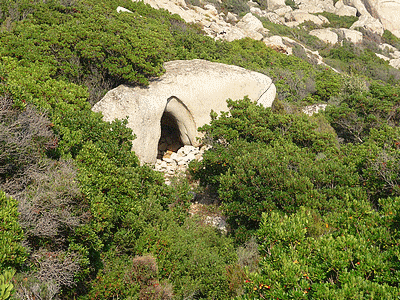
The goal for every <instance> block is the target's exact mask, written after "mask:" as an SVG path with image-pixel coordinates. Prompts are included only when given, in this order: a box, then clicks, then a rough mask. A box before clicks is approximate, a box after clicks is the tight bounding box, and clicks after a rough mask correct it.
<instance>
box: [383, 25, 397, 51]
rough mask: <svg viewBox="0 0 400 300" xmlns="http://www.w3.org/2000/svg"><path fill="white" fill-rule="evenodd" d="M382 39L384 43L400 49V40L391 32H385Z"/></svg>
mask: <svg viewBox="0 0 400 300" xmlns="http://www.w3.org/2000/svg"><path fill="white" fill-rule="evenodd" d="M382 39H383V42H384V43H387V44H390V45H392V46H393V47H396V48H397V49H400V39H399V38H398V37H397V36H395V35H394V34H393V33H391V32H390V31H389V30H386V29H385V31H384V32H383V35H382Z"/></svg>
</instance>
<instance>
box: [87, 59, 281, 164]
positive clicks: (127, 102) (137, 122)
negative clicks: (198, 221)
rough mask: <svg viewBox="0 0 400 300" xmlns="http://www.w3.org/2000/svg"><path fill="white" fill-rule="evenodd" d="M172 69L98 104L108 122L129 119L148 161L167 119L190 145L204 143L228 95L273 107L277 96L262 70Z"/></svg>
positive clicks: (208, 65) (183, 65) (184, 65)
mask: <svg viewBox="0 0 400 300" xmlns="http://www.w3.org/2000/svg"><path fill="white" fill-rule="evenodd" d="M164 67H165V69H166V72H165V74H164V75H163V76H161V77H160V78H157V79H154V80H152V81H151V82H150V85H149V86H148V87H146V88H144V87H129V86H126V85H121V86H119V87H117V88H115V89H113V90H111V91H109V92H108V93H107V94H106V95H105V96H104V98H103V99H102V100H100V101H99V102H98V103H97V104H96V105H95V106H94V107H93V111H96V112H102V113H103V115H104V120H106V121H112V120H114V119H124V118H126V117H129V119H128V127H129V128H131V129H132V130H133V132H134V134H136V136H137V137H136V139H135V140H134V141H133V142H132V149H133V150H134V151H135V152H136V154H137V156H138V157H139V159H140V161H141V162H142V163H154V162H155V161H156V157H157V154H158V142H159V140H160V137H161V123H162V122H165V124H167V125H168V123H171V124H169V126H172V127H174V128H175V129H176V130H178V131H179V135H180V136H179V137H180V141H181V142H182V144H184V145H194V146H197V145H198V141H197V140H196V138H197V137H199V136H200V135H199V133H198V132H197V128H198V127H200V126H202V125H204V124H206V123H209V122H210V120H211V119H210V112H211V110H214V111H216V112H220V111H227V104H226V99H228V98H230V99H233V100H238V99H241V98H243V97H244V96H246V95H247V96H249V98H250V99H252V100H253V101H257V102H258V103H259V104H262V105H264V106H265V107H269V106H271V105H272V102H273V101H274V99H275V95H276V88H275V85H274V84H273V83H272V80H271V79H270V78H269V77H267V76H265V75H263V74H260V73H257V72H252V71H248V70H246V69H243V68H240V67H236V66H230V65H225V64H220V63H212V62H209V61H205V60H191V61H171V62H167V63H165V65H164Z"/></svg>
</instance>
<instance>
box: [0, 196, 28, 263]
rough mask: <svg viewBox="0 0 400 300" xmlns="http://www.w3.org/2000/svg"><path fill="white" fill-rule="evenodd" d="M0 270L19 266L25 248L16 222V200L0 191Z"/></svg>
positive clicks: (21, 232)
mask: <svg viewBox="0 0 400 300" xmlns="http://www.w3.org/2000/svg"><path fill="white" fill-rule="evenodd" d="M0 228H1V230H0V270H5V269H7V268H10V267H13V268H15V267H20V266H21V264H22V263H23V262H24V261H25V260H26V255H27V253H26V249H25V248H24V247H22V245H21V241H22V239H23V237H24V235H23V231H22V228H21V225H20V224H19V223H18V211H17V202H16V201H15V200H14V199H13V198H11V197H9V196H7V195H6V194H5V193H4V192H3V191H0Z"/></svg>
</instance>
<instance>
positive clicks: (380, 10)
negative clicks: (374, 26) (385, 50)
mask: <svg viewBox="0 0 400 300" xmlns="http://www.w3.org/2000/svg"><path fill="white" fill-rule="evenodd" d="M356 1H357V2H356ZM351 2H352V3H354V5H356V3H357V5H358V6H356V7H357V9H359V7H361V4H362V5H363V6H364V7H365V10H366V11H367V12H368V13H369V14H370V15H371V16H372V17H374V18H376V19H379V20H380V22H381V23H382V25H383V28H384V29H387V30H390V31H391V32H392V33H393V34H394V35H396V36H397V37H400V0H363V1H362V3H361V4H360V3H359V2H361V0H351ZM359 11H360V10H359ZM360 13H361V14H366V13H365V11H364V12H361V11H360Z"/></svg>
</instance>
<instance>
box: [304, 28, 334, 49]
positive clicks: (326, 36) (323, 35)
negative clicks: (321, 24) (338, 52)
mask: <svg viewBox="0 0 400 300" xmlns="http://www.w3.org/2000/svg"><path fill="white" fill-rule="evenodd" d="M310 34H311V35H313V36H316V37H317V38H319V39H320V40H321V41H324V42H325V43H330V44H332V45H334V44H336V43H337V42H338V35H337V34H336V33H334V32H333V31H331V30H330V29H329V28H326V29H315V30H311V31H310Z"/></svg>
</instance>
